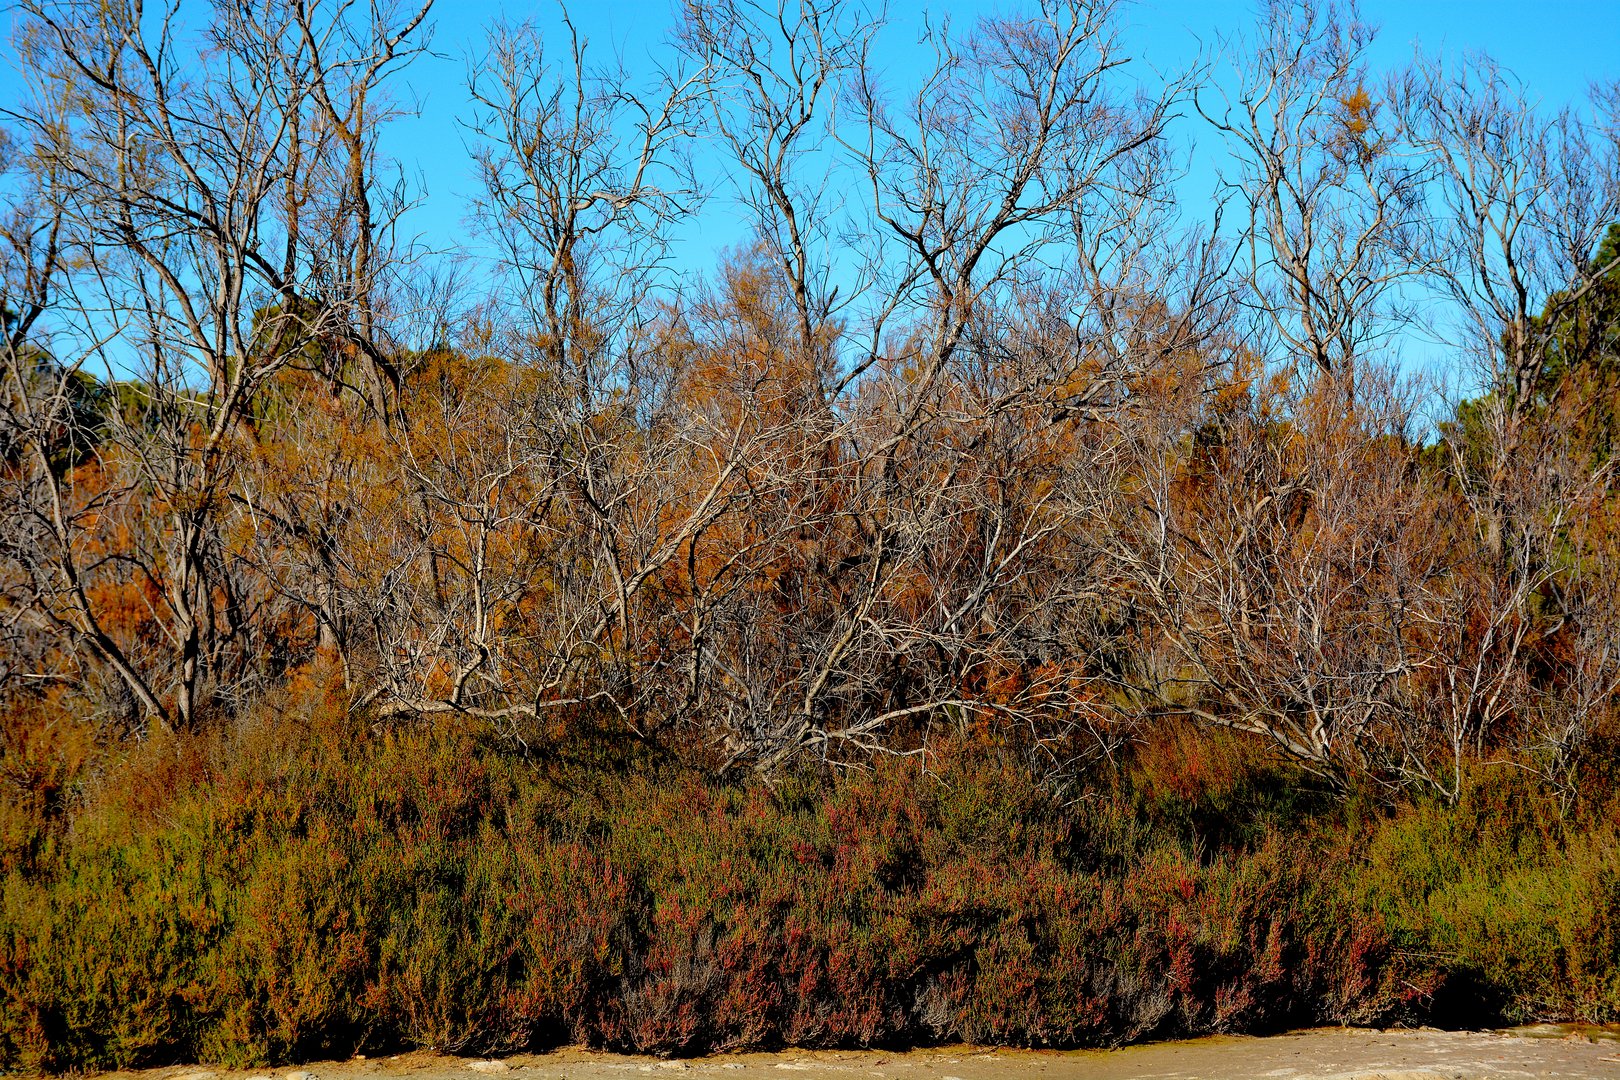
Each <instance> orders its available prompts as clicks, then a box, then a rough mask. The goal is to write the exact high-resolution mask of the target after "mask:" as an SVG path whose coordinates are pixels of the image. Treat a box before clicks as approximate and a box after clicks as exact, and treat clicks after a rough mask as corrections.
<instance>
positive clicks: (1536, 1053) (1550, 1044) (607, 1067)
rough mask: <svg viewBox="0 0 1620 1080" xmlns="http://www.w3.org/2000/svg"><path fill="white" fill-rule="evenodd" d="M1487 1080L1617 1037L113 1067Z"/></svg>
mask: <svg viewBox="0 0 1620 1080" xmlns="http://www.w3.org/2000/svg"><path fill="white" fill-rule="evenodd" d="M643 1073H646V1074H650V1075H652V1076H655V1077H656V1076H659V1075H670V1076H671V1077H673V1075H675V1074H688V1080H1293V1078H1296V1077H1298V1078H1301V1080H1495V1078H1514V1080H1521V1078H1527V1077H1573V1078H1596V1077H1620V1033H1617V1032H1615V1031H1614V1030H1612V1029H1603V1028H1584V1027H1583V1028H1572V1027H1550V1026H1549V1027H1541V1028H1522V1029H1516V1030H1514V1031H1511V1032H1456V1031H1432V1030H1420V1031H1395V1030H1391V1031H1367V1030H1350V1029H1337V1028H1333V1029H1319V1030H1313V1031H1301V1032H1294V1033H1291V1034H1287V1035H1277V1036H1271V1037H1266V1038H1238V1037H1222V1038H1210V1039H1196V1040H1191V1041H1187V1042H1165V1043H1151V1044H1148V1045H1143V1046H1133V1047H1127V1048H1125V1049H1121V1050H1080V1051H1042V1050H1004V1049H990V1048H984V1047H951V1048H945V1049H932V1050H912V1051H906V1052H903V1053H884V1052H881V1051H784V1052H782V1053H773V1054H722V1055H715V1056H712V1057H706V1058H696V1059H691V1060H671V1061H663V1060H658V1059H655V1058H638V1057H626V1056H621V1055H616V1054H601V1053H594V1052H591V1051H586V1050H560V1051H556V1052H554V1053H548V1054H523V1055H518V1056H516V1057H510V1058H506V1059H503V1060H491V1061H484V1060H475V1059H469V1058H458V1057H449V1056H445V1055H440V1054H433V1053H426V1052H417V1053H410V1054H402V1055H399V1056H396V1057H388V1058H373V1059H366V1058H356V1059H353V1060H351V1061H341V1062H336V1061H334V1062H316V1063H312V1064H309V1065H306V1066H304V1067H302V1068H300V1069H295V1070H275V1071H263V1070H261V1071H241V1070H235V1071H232V1070H225V1069H210V1068H203V1067H197V1066H192V1067H189V1068H167V1069H148V1070H144V1071H141V1072H133V1073H116V1074H111V1075H113V1076H119V1077H122V1076H128V1077H132V1078H139V1080H488V1078H489V1077H491V1076H503V1077H506V1078H507V1080H635V1078H637V1077H639V1075H640V1074H643Z"/></svg>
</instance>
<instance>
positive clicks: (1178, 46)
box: [0, 0, 1620, 368]
mask: <svg viewBox="0 0 1620 1080" xmlns="http://www.w3.org/2000/svg"><path fill="white" fill-rule="evenodd" d="M570 6H571V12H572V15H573V19H574V22H575V25H576V26H577V27H578V29H579V30H580V32H581V33H582V35H583V36H584V37H586V38H587V39H588V41H589V43H590V49H591V52H592V54H593V55H595V56H596V57H598V58H601V59H606V58H608V57H609V56H612V55H617V56H619V57H620V58H621V59H622V61H623V63H624V65H625V66H626V67H627V68H628V69H630V70H631V71H632V72H635V71H642V70H650V69H652V68H653V67H654V66H655V64H656V63H657V62H658V59H659V58H660V57H664V56H667V52H666V50H665V49H664V47H663V42H664V39H665V37H666V35H667V33H668V32H669V29H670V27H671V26H672V25H673V22H674V4H673V2H672V0H619V2H612V0H606V2H604V0H597V2H595V3H588V2H585V0H576V2H574V3H572V4H571V5H570ZM1018 10H1020V4H1019V3H1017V2H1016V0H951V2H945V3H939V2H935V3H931V4H928V5H926V6H925V5H922V4H916V3H905V2H904V0H894V2H891V3H890V4H889V7H888V25H887V26H886V28H885V30H884V31H883V32H882V34H881V36H880V37H879V46H878V48H877V50H876V53H875V55H876V56H877V57H878V59H879V61H880V62H881V64H882V66H883V67H884V69H885V71H884V74H885V76H886V80H885V81H886V82H887V83H888V84H889V85H890V86H893V87H896V88H904V87H906V86H907V85H908V84H910V83H911V82H912V81H913V77H914V76H915V75H917V74H918V73H919V71H920V69H921V67H922V65H923V64H924V63H925V62H926V57H925V56H924V55H923V52H922V50H920V49H918V48H917V38H918V34H919V30H920V28H921V26H922V19H923V14H924V12H925V11H926V12H929V13H931V14H932V15H935V16H937V15H939V14H942V13H943V14H949V15H950V17H951V18H952V19H953V20H954V21H955V22H956V23H957V24H958V25H964V24H966V23H969V22H971V20H972V19H973V18H975V17H976V16H978V15H981V14H989V13H1015V12H1017V11H1018ZM558 13H559V9H558V7H557V5H556V3H555V0H440V3H439V5H438V7H437V8H436V9H435V12H434V14H433V16H432V23H433V26H434V32H433V38H432V51H431V53H429V54H427V55H423V56H420V57H418V58H417V59H416V60H415V61H414V62H413V64H412V65H411V66H410V67H409V68H408V69H407V70H406V71H405V72H404V74H403V77H402V78H400V79H398V80H397V81H396V82H395V83H394V91H393V92H394V93H395V95H396V97H397V98H398V99H399V100H400V101H401V103H402V104H405V105H408V106H410V107H411V108H412V109H413V110H414V115H407V116H405V117H402V118H401V119H398V120H396V121H394V123H393V124H392V125H391V127H390V128H389V130H388V131H387V132H386V134H385V137H384V143H383V146H384V150H385V153H387V154H388V155H389V156H391V157H392V158H393V159H394V160H395V161H396V162H397V163H398V164H399V165H400V167H401V168H403V170H404V172H405V174H406V176H407V177H408V178H409V179H410V180H411V181H412V182H413V185H414V186H415V187H416V189H417V191H418V202H417V205H416V206H415V207H414V209H413V210H412V211H411V212H410V213H409V214H408V215H407V217H406V219H405V220H404V221H403V222H402V226H403V230H404V233H405V235H406V236H407V237H409V238H411V239H413V240H415V241H416V242H418V243H420V244H421V245H422V246H423V247H425V248H427V249H429V250H433V251H440V252H453V251H460V252H466V251H468V250H469V246H470V245H472V244H473V243H474V242H473V241H471V240H469V233H468V230H467V228H466V221H465V214H466V208H467V205H468V201H469V197H470V196H471V195H472V194H473V193H474V191H475V187H476V178H475V176H474V172H473V169H472V166H471V160H470V157H469V154H468V153H467V149H466V143H467V140H468V138H469V136H468V135H467V133H466V132H465V130H464V129H463V128H462V127H461V126H460V124H459V123H458V119H464V118H465V117H466V115H467V95H466V88H465V84H466V79H467V73H468V70H469V65H474V66H476V65H477V64H478V63H479V61H480V56H481V53H482V50H483V42H484V40H485V34H486V30H487V28H488V26H489V25H490V24H491V23H492V22H494V21H495V20H497V19H499V18H502V17H503V16H504V17H505V18H506V19H508V20H511V21H523V20H530V21H532V22H534V23H535V24H536V25H537V26H538V27H539V28H540V29H541V32H542V34H543V35H545V36H546V37H547V38H551V37H552V36H553V35H554V34H559V35H560V32H561V24H560V19H559V14H558ZM1361 14H1362V16H1363V18H1364V19H1365V20H1366V21H1368V22H1371V23H1373V24H1374V25H1376V26H1378V27H1379V28H1380V34H1379V38H1378V42H1377V44H1376V46H1375V48H1374V50H1373V56H1372V59H1373V61H1374V63H1375V65H1377V66H1384V65H1394V64H1398V63H1400V62H1401V61H1403V60H1404V59H1406V58H1407V57H1409V56H1410V55H1411V53H1412V51H1413V49H1414V48H1415V47H1418V46H1421V47H1422V48H1424V49H1425V50H1426V51H1431V52H1433V51H1441V52H1445V53H1448V54H1454V53H1457V52H1461V51H1465V50H1484V51H1486V52H1489V53H1491V54H1492V55H1493V56H1495V57H1496V59H1497V60H1498V61H1499V62H1501V63H1502V64H1503V65H1504V66H1506V67H1507V68H1509V69H1510V70H1512V71H1514V72H1515V73H1516V74H1517V75H1518V76H1519V77H1520V79H1521V80H1522V81H1523V82H1524V84H1525V85H1526V87H1527V88H1528V89H1529V90H1530V92H1531V94H1532V95H1533V96H1535V97H1539V98H1540V99H1541V100H1542V101H1543V102H1544V103H1545V104H1546V105H1547V106H1549V107H1554V108H1556V107H1557V106H1560V105H1562V104H1565V103H1568V102H1572V101H1575V100H1577V99H1579V98H1580V97H1581V96H1582V95H1584V93H1585V91H1586V89H1587V87H1588V85H1589V84H1590V83H1591V82H1593V81H1594V80H1612V79H1615V78H1620V0H1572V2H1563V3H1559V2H1553V3H1549V4H1544V5H1541V7H1540V8H1539V9H1538V10H1537V11H1536V13H1534V14H1531V5H1528V4H1526V3H1524V2H1523V0H1511V2H1510V0H1474V2H1469V0H1412V2H1405V3H1403V2H1400V0H1368V2H1365V3H1363V4H1362V7H1361ZM1123 15H1124V24H1125V25H1124V44H1125V47H1126V50H1127V52H1128V53H1129V54H1130V55H1133V56H1139V57H1141V58H1142V59H1143V60H1144V61H1145V62H1146V64H1147V65H1149V66H1150V67H1153V68H1156V69H1159V70H1161V71H1164V72H1167V73H1175V72H1176V71H1178V70H1180V69H1182V68H1184V67H1185V66H1186V65H1187V64H1188V63H1189V62H1190V61H1191V60H1192V58H1193V57H1195V56H1196V55H1198V53H1199V51H1200V48H1201V47H1204V48H1214V47H1215V45H1216V44H1217V39H1218V38H1219V37H1220V36H1222V35H1230V34H1234V33H1243V32H1245V31H1247V30H1248V29H1249V28H1250V27H1251V26H1252V25H1253V23H1254V22H1255V19H1256V6H1255V4H1254V3H1252V2H1203V3H1200V2H1197V0H1137V2H1135V3H1131V4H1127V5H1126V6H1125V7H1124V9H1123ZM563 48H564V46H563V45H562V42H561V41H560V40H558V45H557V47H556V49H555V50H554V51H552V53H551V54H552V55H553V56H556V55H560V53H561V52H562V51H563ZM0 58H3V53H0ZM18 82H19V73H18V72H17V71H16V67H15V61H14V60H9V61H8V62H4V63H0V102H4V101H6V100H9V99H11V98H12V97H14V96H15V94H16V92H17V87H18ZM1189 130H1192V129H1189ZM1213 144H1214V141H1213V140H1212V139H1209V140H1205V141H1204V143H1203V145H1205V146H1212V145H1213ZM1213 176H1214V164H1213V162H1212V161H1210V160H1208V159H1207V155H1206V156H1204V157H1202V158H1201V157H1200V155H1198V154H1197V153H1196V152H1195V154H1194V161H1193V168H1192V172H1191V173H1190V175H1189V178H1188V184H1187V187H1188V190H1187V192H1186V202H1187V205H1188V206H1190V207H1193V208H1195V209H1196V208H1198V207H1200V206H1201V205H1203V204H1204V202H1205V200H1206V199H1207V196H1208V193H1209V191H1210V190H1211V189H1212V186H1213ZM746 239H747V233H746V230H745V228H744V227H743V226H742V225H741V223H740V218H739V215H737V214H736V213H733V212H731V211H730V210H729V208H728V206H727V204H726V200H725V197H724V194H723V193H721V194H720V195H719V196H718V197H717V198H716V199H715V200H714V201H712V202H711V203H710V204H709V205H708V207H707V208H706V210H705V211H704V214H703V217H702V218H701V219H700V221H699V223H698V224H696V225H694V226H692V227H690V228H686V229H683V230H682V231H681V232H680V233H679V234H678V235H677V237H676V243H675V246H674V248H673V250H672V256H673V259H672V269H673V270H675V271H676V273H677V274H679V275H681V276H685V275H689V274H701V273H706V272H708V271H709V270H710V269H711V268H712V267H713V266H714V265H715V261H716V257H717V256H718V255H719V254H721V253H722V252H723V251H724V250H726V249H727V248H733V247H735V246H737V245H739V244H741V243H743V242H745V241H746ZM474 253H476V249H474ZM1401 352H1402V353H1403V362H1404V363H1406V364H1407V365H1408V367H1409V368H1411V367H1414V366H1415V367H1423V366H1426V363H1427V360H1428V359H1429V357H1428V356H1426V355H1425V354H1426V353H1428V352H1429V350H1428V349H1427V348H1426V347H1424V346H1423V345H1422V344H1421V343H1418V342H1415V341H1413V340H1411V339H1407V341H1406V342H1405V344H1404V345H1403V347H1402V348H1401Z"/></svg>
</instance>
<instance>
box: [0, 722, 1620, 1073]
mask: <svg viewBox="0 0 1620 1080" xmlns="http://www.w3.org/2000/svg"><path fill="white" fill-rule="evenodd" d="M317 696H318V695H317ZM267 715H268V714H267ZM338 716H340V713H339V712H338V710H334V709H328V708H326V707H325V706H323V705H320V704H319V703H312V702H311V701H296V700H289V701H287V702H285V703H284V712H283V713H282V714H281V715H279V716H278V717H277V718H276V719H275V720H273V721H271V720H268V719H263V718H261V719H260V720H257V721H255V722H251V723H250V722H246V721H244V722H240V723H238V724H236V725H235V726H234V727H233V728H231V729H229V730H227V731H223V732H218V733H215V734H213V735H209V736H195V737H191V738H187V739H173V738H170V739H159V738H153V739H152V740H150V741H148V742H147V743H145V744H143V745H140V746H138V747H135V748H133V749H131V748H128V747H125V748H124V749H122V750H121V751H120V752H119V756H118V757H117V758H116V759H114V758H110V757H96V756H94V755H88V754H87V753H85V752H83V751H82V750H76V749H75V745H74V743H73V741H72V740H71V739H66V738H58V739H56V740H55V741H54V742H50V743H49V745H48V746H47V745H44V744H42V743H37V742H36V743H35V744H31V748H30V746H23V745H20V744H18V743H17V742H16V741H15V740H13V741H10V742H9V743H8V744H7V762H6V765H7V768H8V771H9V773H10V774H11V775H12V776H13V777H15V776H17V775H21V774H22V773H25V772H28V770H29V769H32V770H33V773H32V775H33V777H34V784H33V787H32V788H30V789H29V790H30V791H32V792H33V793H34V794H33V795H32V796H30V797H28V798H19V797H18V795H17V792H18V791H20V790H22V788H21V787H19V786H18V785H16V784H13V785H12V786H11V788H10V789H8V790H9V794H8V795H7V797H6V801H5V803H4V810H3V813H4V815H5V817H4V820H3V822H0V834H3V836H4V844H5V846H4V849H3V852H0V858H3V860H4V865H3V872H4V883H3V890H4V893H3V897H4V899H3V909H0V1060H3V1061H4V1062H5V1063H6V1064H7V1065H8V1066H10V1067H19V1066H20V1067H24V1068H37V1069H46V1070H66V1069H94V1068H106V1067H122V1066H137V1065H151V1064H158V1063H163V1062H170V1061H177V1060H187V1059H190V1060H206V1061H219V1062H226V1063H232V1064H246V1063H256V1062H267V1061H288V1060H295V1059H300V1058H311V1057H317V1056H328V1055H346V1054H349V1053H351V1052H355V1051H361V1050H375V1049H379V1048H384V1047H397V1046H406V1045H422V1046H434V1047H440V1048H447V1049H464V1050H468V1051H477V1052H491V1051H502V1050H512V1049H517V1048H524V1047H543V1046H548V1045H555V1044H558V1043H563V1042H576V1041H577V1042H582V1043H588V1044H592V1045H597V1046H604V1047H609V1048H615V1049H620V1050H631V1051H643V1052H654V1053H660V1054H691V1053H699V1052H703V1051H708V1050H717V1049H730V1048H743V1047H771V1046H781V1045H797V1046H865V1045H872V1044H902V1043H918V1042H934V1041H940V1040H950V1041H956V1040H965V1041H969V1042H976V1043H992V1044H1020V1045H1037V1046H1075V1045H1098V1044H1114V1043H1120V1042H1124V1041H1127V1040H1133V1039H1142V1038H1148V1037H1157V1036H1170V1035H1177V1034H1191V1033H1199V1032H1232V1031H1263V1030H1267V1029H1276V1028H1279V1027H1282V1026H1286V1025H1299V1024H1311V1023H1323V1022H1326V1023H1372V1022H1401V1021H1406V1022H1418V1021H1429V1022H1442V1023H1446V1022H1450V1023H1459V1024H1487V1023H1493V1022H1497V1021H1499V1020H1512V1019H1521V1018H1529V1017H1579V1018H1585V1019H1590V1020H1612V1019H1614V1018H1616V1017H1617V1016H1620V941H1617V939H1616V928H1617V927H1620V918H1617V915H1620V910H1617V909H1620V835H1617V829H1616V827H1615V824H1614V821H1613V820H1612V812H1611V811H1610V810H1607V809H1605V808H1602V807H1593V806H1587V807H1578V808H1575V809H1574V810H1572V811H1568V812H1561V811H1560V808H1559V807H1558V806H1557V805H1556V803H1554V802H1553V801H1551V800H1550V799H1549V798H1547V797H1545V796H1543V795H1541V794H1540V793H1539V791H1538V789H1537V787H1536V786H1535V785H1533V784H1532V783H1530V782H1529V781H1528V780H1527V779H1525V778H1524V776H1523V774H1521V773H1518V772H1514V771H1511V770H1501V769H1498V770H1494V771H1489V772H1483V773H1481V774H1479V775H1478V776H1477V777H1476V778H1475V781H1474V782H1473V783H1472V785H1471V786H1470V788H1469V791H1468V794H1467V795H1466V797H1465V798H1464V799H1463V800H1462V801H1461V803H1460V804H1459V805H1458V806H1456V807H1455V808H1448V807H1443V806H1439V805H1428V804H1412V805H1406V806H1404V807H1399V808H1391V807H1389V806H1387V805H1383V804H1380V803H1378V802H1376V801H1375V800H1372V799H1369V798H1365V797H1355V796H1352V797H1351V798H1349V799H1345V798H1343V797H1338V796H1335V797H1332V798H1328V797H1325V796H1323V795H1319V794H1313V793H1312V788H1311V785H1310V784H1309V782H1308V781H1307V779H1306V778H1305V777H1303V776H1302V775H1300V774H1298V773H1295V772H1293V771H1291V767H1288V766H1284V765H1279V764H1277V763H1275V762H1270V761H1267V760H1265V759H1263V758H1259V757H1257V756H1256V755H1255V754H1254V753H1253V750H1252V747H1247V746H1245V745H1243V744H1241V743H1238V742H1235V741H1233V740H1231V739H1230V738H1229V737H1224V736H1216V735H1213V734H1210V733H1197V732H1191V731H1183V732H1181V733H1179V734H1178V735H1177V736H1175V737H1173V738H1172V737H1169V736H1158V737H1155V739H1154V741H1152V742H1150V743H1149V744H1146V745H1143V746H1139V747H1137V748H1136V750H1135V752H1134V754H1133V756H1132V757H1131V758H1130V759H1129V760H1122V761H1121V762H1120V764H1119V767H1118V768H1117V769H1116V770H1114V771H1112V772H1110V773H1107V774H1098V775H1097V776H1096V777H1094V778H1093V779H1092V780H1091V781H1090V782H1089V784H1087V785H1082V786H1079V787H1075V788H1072V789H1069V790H1066V791H1063V792H1055V791H1053V790H1051V789H1050V788H1046V787H1042V786H1040V785H1038V784H1036V783H1035V782H1034V781H1033V780H1032V779H1031V778H1030V771H1029V769H1028V768H1027V767H1026V766H1025V764H1024V763H1023V762H1021V761H1019V760H1017V755H1016V754H1015V753H1013V752H1012V751H1011V750H1010V749H1009V748H1006V747H997V746H994V745H985V744H983V743H982V742H981V743H973V744H970V745H960V746H957V747H954V748H948V749H945V750H942V751H938V752H936V753H934V754H933V755H931V756H930V757H928V758H926V759H924V758H920V757H908V758H896V759H891V760H880V761H877V762H875V763H874V764H873V766H872V767H871V768H870V769H869V770H862V771H855V772H847V773H843V774H840V775H835V776H824V775H819V774H816V773H812V772H804V773H799V774H794V775H789V776H785V777H782V778H780V779H778V780H777V782H775V783H773V784H771V785H765V784H763V783H759V782H730V783H722V782H719V781H716V780H713V779H711V778H708V777H705V776H702V775H700V774H697V773H693V772H683V771H679V770H675V769H673V768H672V767H669V766H660V765H659V764H657V763H656V762H655V761H651V760H645V761H643V760H640V759H632V760H618V761H603V760H598V761H594V762H582V761H573V760H569V759H568V757H567V755H566V754H563V753H561V752H559V751H558V750H557V749H556V748H544V749H542V748H539V747H535V748H531V752H529V753H527V754H525V753H519V752H515V751H514V748H513V745H512V744H511V743H509V742H505V741H502V740H499V739H495V738H493V737H484V736H481V735H480V734H479V733H477V732H473V731H469V730H467V729H466V728H464V727H461V728H455V727H449V726H444V727H437V728H435V727H422V726H417V727H412V728H409V729H403V730H373V729H369V728H367V727H365V726H364V725H361V724H358V723H356V722H353V721H350V720H347V719H339V718H337V717H338ZM52 768H55V769H57V770H58V774H55V775H56V779H55V781H53V780H52V779H51V777H52V775H53V774H52V773H51V769H52ZM69 774H71V775H69ZM53 783H55V784H56V785H57V786H56V787H55V788H53V786H52V785H53ZM41 792H44V793H45V794H44V795H41V794H40V793H41ZM53 792H54V793H53Z"/></svg>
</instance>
